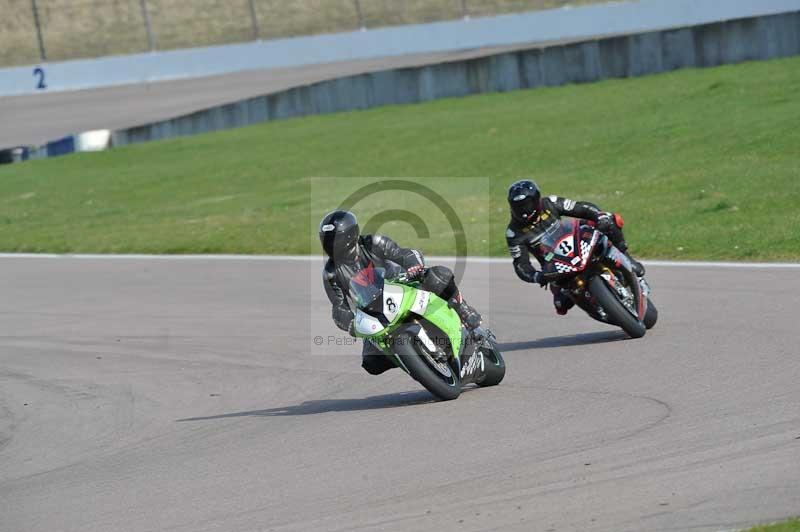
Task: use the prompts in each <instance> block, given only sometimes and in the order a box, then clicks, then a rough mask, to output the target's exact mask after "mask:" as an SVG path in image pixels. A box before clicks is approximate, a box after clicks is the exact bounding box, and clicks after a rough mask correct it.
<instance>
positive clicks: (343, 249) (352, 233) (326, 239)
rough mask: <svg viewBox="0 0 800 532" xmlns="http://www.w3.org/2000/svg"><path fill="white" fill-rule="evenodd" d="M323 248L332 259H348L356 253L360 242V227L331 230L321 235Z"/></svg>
mask: <svg viewBox="0 0 800 532" xmlns="http://www.w3.org/2000/svg"><path fill="white" fill-rule="evenodd" d="M319 240H320V243H321V244H322V249H323V250H324V251H325V253H326V254H327V255H328V256H329V257H331V258H332V259H334V260H336V259H339V260H341V259H348V258H352V257H353V256H354V255H355V251H356V244H357V243H358V227H357V226H356V227H351V228H350V229H348V230H346V231H330V232H326V233H321V234H320V236H319Z"/></svg>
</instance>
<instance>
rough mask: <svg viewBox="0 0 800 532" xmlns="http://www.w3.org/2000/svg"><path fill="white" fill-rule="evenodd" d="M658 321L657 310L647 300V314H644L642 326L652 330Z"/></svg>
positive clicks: (648, 299)
mask: <svg viewBox="0 0 800 532" xmlns="http://www.w3.org/2000/svg"><path fill="white" fill-rule="evenodd" d="M657 321H658V309H657V308H656V306H655V305H654V304H653V301H652V300H651V299H650V298H649V297H648V298H647V312H645V314H644V326H645V327H647V328H648V329H652V328H653V327H654V326H655V324H656V322H657Z"/></svg>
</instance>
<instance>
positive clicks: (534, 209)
mask: <svg viewBox="0 0 800 532" xmlns="http://www.w3.org/2000/svg"><path fill="white" fill-rule="evenodd" d="M512 209H513V210H514V214H516V215H517V217H518V218H522V219H525V220H529V219H531V218H534V217H535V216H536V215H537V214H539V199H538V198H536V197H534V196H525V197H524V198H522V199H520V200H517V201H514V203H513V204H512Z"/></svg>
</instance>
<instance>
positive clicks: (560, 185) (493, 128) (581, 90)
mask: <svg viewBox="0 0 800 532" xmlns="http://www.w3.org/2000/svg"><path fill="white" fill-rule="evenodd" d="M798 94H800V58H791V59H785V60H776V61H769V62H757V63H748V64H742V65H737V66H726V67H721V68H716V69H707V70H684V71H678V72H673V73H669V74H664V75H659V76H653V77H647V78H639V79H630V80H614V81H607V82H603V83H597V84H588V85H573V86H566V87H559V88H551V89H539V90H532V91H518V92H513V93H505V94H492V95H482V96H474V97H469V98H461V99H451V100H440V101H436V102H431V103H426V104H423V105H413V106H394V107H384V108H379V109H373V110H369V111H363V112H354V113H344V114H336V115H326V116H315V117H309V118H304V119H296V120H288V121H283V122H273V123H267V124H263V125H258V126H254V127H249V128H243V129H238V130H231V131H225V132H221V133H217V134H211V135H203V136H198V137H192V138H182V139H175V140H170V141H165V142H157V143H149V144H142V145H136V146H131V147H126V148H122V149H116V150H112V151H109V152H104V153H98V154H77V155H73V156H68V157H63V158H57V159H49V160H43V161H36V162H32V163H26V164H21V165H12V166H5V167H0V205H1V206H2V207H1V208H0V250H3V251H18V252H37V251H38V252H152V253H166V252H170V253H205V252H217V253H308V252H309V251H310V250H312V249H313V250H314V251H315V252H316V246H314V244H313V239H314V237H315V231H316V224H315V222H316V220H318V219H319V217H320V216H321V215H322V213H324V212H325V211H326V210H329V209H331V208H334V207H335V206H336V205H338V203H339V202H340V201H341V200H342V199H343V198H344V196H345V195H346V194H347V193H349V192H350V191H351V190H352V186H353V183H352V182H351V181H350V180H345V179H334V178H332V176H359V177H368V176H382V177H405V176H436V177H456V178H457V177H465V176H486V178H487V180H486V182H487V183H488V188H487V187H484V188H481V187H480V186H479V187H474V186H473V185H472V182H463V184H462V185H460V184H459V183H460V182H459V181H458V180H442V179H436V178H434V177H430V178H422V179H421V182H422V183H427V184H429V185H431V186H433V187H434V188H436V187H438V189H439V190H440V191H441V192H443V193H444V194H445V195H446V197H447V198H448V199H449V200H450V201H451V202H452V203H453V204H454V205H455V207H456V210H457V211H458V212H459V214H460V215H461V217H462V218H464V219H465V220H466V221H465V224H467V225H469V227H468V231H467V236H468V238H469V239H470V244H471V247H470V250H471V252H473V253H476V254H481V253H487V254H492V255H505V254H506V250H505V247H504V230H505V224H506V223H507V215H506V203H505V191H506V187H507V185H508V184H509V183H510V182H511V181H512V180H513V179H514V178H515V177H517V176H524V175H530V176H534V177H535V178H536V179H537V180H538V181H539V183H540V184H541V185H542V186H543V188H544V190H545V191H546V192H547V193H552V194H560V195H565V196H568V197H572V198H576V199H586V200H591V201H595V202H596V203H598V204H599V205H600V206H601V207H603V208H605V209H609V210H617V211H620V212H622V214H623V215H624V216H625V218H626V221H627V225H626V234H627V236H628V240H629V242H630V243H631V244H632V249H633V250H634V252H635V253H636V254H638V255H640V256H644V257H649V258H672V259H746V260H797V259H798V258H800V230H798V228H800V208H798V207H800V127H798V124H800V98H797V95H798ZM312 176H321V177H330V179H328V180H326V181H323V182H321V184H320V181H319V180H315V179H313V178H312ZM312 182H314V183H316V185H315V186H314V194H313V197H310V194H309V190H310V188H311V186H310V185H311V183H312ZM399 196H400V195H398V194H395V195H392V196H390V198H388V199H387V198H386V197H384V198H380V197H377V196H376V198H375V203H374V204H369V205H359V206H358V208H357V214H359V215H360V216H361V217H362V219H365V218H364V217H367V216H371V215H372V214H374V213H376V212H378V211H379V210H380V209H383V208H386V207H388V206H392V205H393V203H392V201H393V200H394V199H395V198H398V197H399ZM397 201H400V200H397ZM402 205H405V206H408V205H411V206H414V205H413V202H411V201H409V200H402ZM415 208H416V211H419V212H420V213H421V215H422V217H423V218H425V219H428V218H431V219H434V218H436V216H434V214H430V215H428V213H429V212H430V211H431V209H430V208H429V207H428V206H427V204H425V202H424V200H420V201H419V204H418V205H416V207H415ZM432 223H433V224H434V227H433V228H432V230H431V238H429V239H420V238H417V235H416V234H415V233H414V231H413V230H412V229H411V228H410V226H408V225H406V224H402V223H394V224H390V225H388V226H386V227H385V228H384V229H385V231H386V232H388V233H390V234H392V235H395V236H397V238H398V240H401V241H402V242H404V243H407V244H409V245H417V246H419V247H420V249H422V250H424V251H425V252H427V253H431V254H433V253H450V252H452V249H453V248H452V240H453V239H452V235H449V234H448V233H447V229H446V226H445V225H444V224H445V222H443V221H439V222H432ZM487 224H488V225H487ZM440 233H441V234H440ZM483 240H486V242H483Z"/></svg>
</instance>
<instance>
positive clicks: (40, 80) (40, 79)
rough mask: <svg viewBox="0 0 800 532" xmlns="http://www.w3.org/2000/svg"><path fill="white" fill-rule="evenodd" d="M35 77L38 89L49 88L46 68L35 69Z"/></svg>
mask: <svg viewBox="0 0 800 532" xmlns="http://www.w3.org/2000/svg"><path fill="white" fill-rule="evenodd" d="M33 77H34V79H35V80H36V89H37V90H44V89H46V88H47V84H46V83H45V82H44V69H43V68H42V67H36V68H34V69H33Z"/></svg>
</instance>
